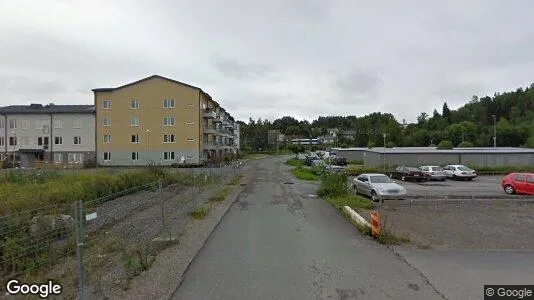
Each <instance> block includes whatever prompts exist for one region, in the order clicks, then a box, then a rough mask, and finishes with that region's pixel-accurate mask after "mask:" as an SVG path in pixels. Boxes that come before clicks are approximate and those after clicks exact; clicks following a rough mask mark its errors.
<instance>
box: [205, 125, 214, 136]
mask: <svg viewBox="0 0 534 300" xmlns="http://www.w3.org/2000/svg"><path fill="white" fill-rule="evenodd" d="M204 133H206V134H216V133H217V129H215V127H213V126H204Z"/></svg>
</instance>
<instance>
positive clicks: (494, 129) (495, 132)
mask: <svg viewBox="0 0 534 300" xmlns="http://www.w3.org/2000/svg"><path fill="white" fill-rule="evenodd" d="M493 148H497V117H496V116H495V115H493Z"/></svg>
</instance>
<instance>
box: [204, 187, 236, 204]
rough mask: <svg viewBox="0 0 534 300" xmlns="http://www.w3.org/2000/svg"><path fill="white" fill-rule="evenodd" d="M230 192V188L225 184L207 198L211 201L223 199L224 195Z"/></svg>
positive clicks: (226, 195)
mask: <svg viewBox="0 0 534 300" xmlns="http://www.w3.org/2000/svg"><path fill="white" fill-rule="evenodd" d="M231 192H232V189H231V188H229V187H227V186H226V187H224V188H222V189H220V190H218V191H217V193H215V195H213V196H211V197H210V198H209V199H208V200H209V201H212V202H221V201H224V199H226V197H228V195H230V193H231Z"/></svg>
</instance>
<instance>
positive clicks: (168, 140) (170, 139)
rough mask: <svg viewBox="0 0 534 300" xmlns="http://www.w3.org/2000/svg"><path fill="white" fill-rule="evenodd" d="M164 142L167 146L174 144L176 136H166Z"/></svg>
mask: <svg viewBox="0 0 534 300" xmlns="http://www.w3.org/2000/svg"><path fill="white" fill-rule="evenodd" d="M163 142H164V143H166V144H169V143H174V134H164V135H163Z"/></svg>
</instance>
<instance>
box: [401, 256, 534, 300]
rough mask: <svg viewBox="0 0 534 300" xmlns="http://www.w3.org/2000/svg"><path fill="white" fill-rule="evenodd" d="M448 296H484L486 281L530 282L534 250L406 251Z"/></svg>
mask: <svg viewBox="0 0 534 300" xmlns="http://www.w3.org/2000/svg"><path fill="white" fill-rule="evenodd" d="M399 253H401V254H402V256H403V257H405V258H406V260H407V261H408V262H409V263H410V264H412V265H413V266H414V267H416V268H417V269H419V270H420V271H421V272H422V273H423V274H425V276H426V277H427V278H428V279H429V280H430V281H431V282H432V284H433V285H434V286H435V287H436V288H437V289H438V290H439V291H441V292H442V293H443V294H444V295H445V296H446V297H447V298H448V299H466V300H471V299H484V285H492V284H494V285H521V284H524V285H531V284H532V279H533V278H534V252H531V251H429V250H418V251H413V250H411V251H404V250H401V251H399Z"/></svg>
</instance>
